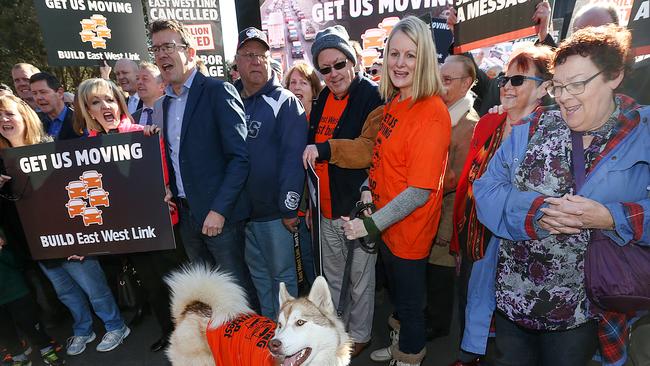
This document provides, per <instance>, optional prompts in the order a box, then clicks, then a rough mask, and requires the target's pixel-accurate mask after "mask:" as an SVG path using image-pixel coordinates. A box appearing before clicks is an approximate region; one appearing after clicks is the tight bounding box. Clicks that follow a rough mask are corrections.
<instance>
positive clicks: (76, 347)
mask: <svg viewBox="0 0 650 366" xmlns="http://www.w3.org/2000/svg"><path fill="white" fill-rule="evenodd" d="M94 340H95V332H92V333H90V335H87V336H72V337H70V338H68V344H67V346H66V347H65V348H66V349H65V353H67V354H68V356H76V355H78V354H80V353H82V352H83V351H85V350H86V343H90V342H92V341H94Z"/></svg>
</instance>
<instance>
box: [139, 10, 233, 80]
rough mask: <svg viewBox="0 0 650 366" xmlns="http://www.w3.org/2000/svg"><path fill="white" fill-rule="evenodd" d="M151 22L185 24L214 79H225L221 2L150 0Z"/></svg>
mask: <svg viewBox="0 0 650 366" xmlns="http://www.w3.org/2000/svg"><path fill="white" fill-rule="evenodd" d="M145 3H146V4H147V12H148V15H149V21H150V22H153V21H156V20H160V19H174V20H178V21H180V22H182V23H183V24H185V25H186V26H187V27H188V28H189V30H190V34H191V35H192V36H193V37H194V40H195V42H196V50H197V51H198V52H197V53H198V55H199V57H201V59H202V60H203V63H204V64H205V66H206V67H207V69H208V73H209V75H210V76H211V77H215V78H220V79H225V77H226V71H225V60H224V52H223V36H222V31H221V8H220V7H219V0H146V1H145Z"/></svg>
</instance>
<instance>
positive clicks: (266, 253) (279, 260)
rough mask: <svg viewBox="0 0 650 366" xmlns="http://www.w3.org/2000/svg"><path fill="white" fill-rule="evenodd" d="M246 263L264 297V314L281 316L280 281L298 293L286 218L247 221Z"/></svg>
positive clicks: (290, 236) (293, 293)
mask: <svg viewBox="0 0 650 366" xmlns="http://www.w3.org/2000/svg"><path fill="white" fill-rule="evenodd" d="M246 263H247V264H248V269H249V270H250V272H251V277H252V278H253V284H254V285H255V288H256V289H257V296H258V297H259V299H260V305H261V309H262V315H264V316H265V317H267V318H271V319H277V315H278V312H279V310H280V309H279V308H280V304H279V297H278V294H279V291H280V282H284V284H285V285H286V286H287V290H288V291H289V293H290V294H291V296H294V297H295V296H297V295H298V279H297V276H296V260H295V256H294V253H293V237H292V235H291V233H289V231H287V229H285V227H284V225H282V220H281V219H277V220H272V221H251V222H248V223H247V224H246Z"/></svg>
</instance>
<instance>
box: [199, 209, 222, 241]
mask: <svg viewBox="0 0 650 366" xmlns="http://www.w3.org/2000/svg"><path fill="white" fill-rule="evenodd" d="M225 222H226V218H225V217H223V216H221V214H219V213H217V212H214V211H210V212H208V216H207V217H206V218H205V221H203V230H201V232H202V233H203V235H207V236H217V235H219V234H221V232H222V231H223V224H224V223H225Z"/></svg>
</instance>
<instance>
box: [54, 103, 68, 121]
mask: <svg viewBox="0 0 650 366" xmlns="http://www.w3.org/2000/svg"><path fill="white" fill-rule="evenodd" d="M67 114H68V107H67V106H65V105H64V106H63V110H62V111H61V113H59V115H58V116H56V118H55V119H53V120H52V121H53V122H54V121H59V122H63V121H64V120H65V116H66V115H67Z"/></svg>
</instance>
